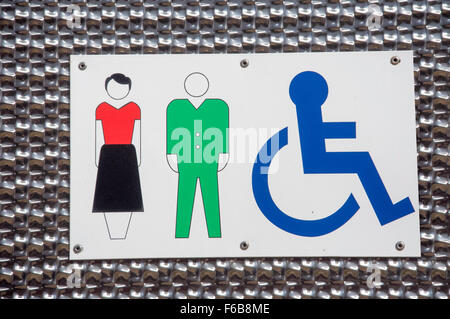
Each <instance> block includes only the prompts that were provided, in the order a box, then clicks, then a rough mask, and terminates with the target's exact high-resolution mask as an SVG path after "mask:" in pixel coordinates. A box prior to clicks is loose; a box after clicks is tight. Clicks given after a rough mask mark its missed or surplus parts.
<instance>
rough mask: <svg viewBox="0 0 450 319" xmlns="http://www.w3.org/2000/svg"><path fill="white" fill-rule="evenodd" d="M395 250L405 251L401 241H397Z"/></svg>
mask: <svg viewBox="0 0 450 319" xmlns="http://www.w3.org/2000/svg"><path fill="white" fill-rule="evenodd" d="M395 249H397V250H403V249H405V243H404V242H402V241H398V242H397V243H396V244H395Z"/></svg>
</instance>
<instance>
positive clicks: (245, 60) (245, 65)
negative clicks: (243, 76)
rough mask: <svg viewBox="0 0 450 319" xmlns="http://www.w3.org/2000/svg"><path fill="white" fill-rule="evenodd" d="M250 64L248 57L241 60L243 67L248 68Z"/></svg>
mask: <svg viewBox="0 0 450 319" xmlns="http://www.w3.org/2000/svg"><path fill="white" fill-rule="evenodd" d="M249 64H250V62H248V60H247V59H243V60H241V68H246V67H248V65H249Z"/></svg>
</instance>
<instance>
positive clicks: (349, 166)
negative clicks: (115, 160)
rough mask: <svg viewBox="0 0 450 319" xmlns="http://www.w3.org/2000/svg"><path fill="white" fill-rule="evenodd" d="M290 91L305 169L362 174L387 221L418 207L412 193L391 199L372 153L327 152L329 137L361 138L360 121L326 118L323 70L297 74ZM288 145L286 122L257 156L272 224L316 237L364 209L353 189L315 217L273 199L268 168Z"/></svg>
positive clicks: (260, 195)
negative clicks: (292, 214) (294, 212)
mask: <svg viewBox="0 0 450 319" xmlns="http://www.w3.org/2000/svg"><path fill="white" fill-rule="evenodd" d="M289 95H290V98H291V100H292V102H293V103H294V104H295V106H296V109H297V121H298V130H299V135H300V147H301V150H302V161H303V172H304V173H305V174H357V175H358V177H359V180H360V181H361V183H362V186H363V188H364V190H365V192H366V194H367V197H368V198H369V201H370V203H371V205H372V207H373V209H374V211H375V214H376V216H377V218H378V221H379V222H380V224H381V225H382V226H383V225H386V224H388V223H390V222H392V221H395V220H397V219H399V218H402V217H404V216H406V215H408V214H411V213H413V212H414V208H413V206H412V204H411V201H410V199H409V198H408V197H406V198H404V199H403V200H401V201H399V202H398V203H396V204H393V203H392V200H391V198H390V197H389V194H388V192H387V190H386V187H385V186H384V184H383V181H382V180H381V177H380V175H379V174H378V171H377V169H376V167H375V164H374V162H373V160H372V157H371V156H370V154H369V152H327V151H326V148H325V139H331V138H340V139H342V138H356V123H355V122H323V120H322V111H321V106H322V104H323V103H324V102H325V100H326V99H327V96H328V85H327V82H326V80H325V79H324V78H323V77H322V76H321V75H320V74H318V73H316V72H312V71H306V72H302V73H299V74H297V75H296V76H295V77H294V78H293V79H292V81H291V84H290V86H289ZM287 144H288V128H287V127H285V128H283V129H282V130H280V131H279V132H278V133H276V134H275V135H273V136H272V137H271V138H270V139H269V140H268V141H267V142H266V144H265V145H264V146H263V147H262V148H261V150H260V151H259V153H258V156H257V157H256V161H255V163H254V164H253V171H252V187H253V196H254V197H255V200H256V203H257V205H258V207H259V209H260V210H261V212H262V213H263V214H264V216H265V217H266V218H267V219H268V220H269V221H270V222H271V223H272V224H274V225H275V226H277V227H278V228H280V229H282V230H284V231H286V232H289V233H291V234H294V235H298V236H305V237H316V236H322V235H325V234H328V233H331V232H333V231H335V230H336V229H338V228H340V227H341V226H343V225H344V224H345V223H346V222H347V221H349V220H350V218H352V217H353V215H355V214H356V212H357V211H358V210H359V205H358V203H357V201H356V199H355V197H354V196H353V194H350V196H349V197H348V198H347V200H346V201H345V203H344V204H343V205H342V207H340V208H339V209H338V210H337V211H335V212H334V213H333V214H331V215H329V216H328V217H325V218H322V219H316V220H302V219H297V218H293V217H290V216H288V215H287V214H285V213H284V212H282V211H281V210H280V209H279V208H278V207H277V205H276V204H275V203H274V201H273V199H272V196H271V194H270V190H269V185H268V171H269V167H270V164H271V161H272V159H273V158H274V157H275V155H276V154H277V153H278V152H279V151H280V150H281V149H282V148H283V147H284V146H286V145H287ZM273 145H277V146H278V147H277V148H276V149H274V153H272V151H271V148H272V146H273ZM263 159H264V160H263Z"/></svg>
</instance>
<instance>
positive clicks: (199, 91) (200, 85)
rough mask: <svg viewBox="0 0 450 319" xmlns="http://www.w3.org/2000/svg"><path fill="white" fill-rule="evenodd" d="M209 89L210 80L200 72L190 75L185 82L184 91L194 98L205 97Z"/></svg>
mask: <svg viewBox="0 0 450 319" xmlns="http://www.w3.org/2000/svg"><path fill="white" fill-rule="evenodd" d="M208 89H209V81H208V78H207V77H206V76H205V75H204V74H203V73H200V72H194V73H191V74H189V75H188V76H187V77H186V79H185V80H184V90H185V91H186V93H187V94H189V95H190V96H192V97H200V96H203V95H205V93H206V92H208Z"/></svg>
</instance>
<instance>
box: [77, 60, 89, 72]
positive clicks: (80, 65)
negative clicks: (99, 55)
mask: <svg viewBox="0 0 450 319" xmlns="http://www.w3.org/2000/svg"><path fill="white" fill-rule="evenodd" d="M78 68H79V69H80V70H81V71H84V70H86V68H87V65H86V63H84V62H80V64H78Z"/></svg>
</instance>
